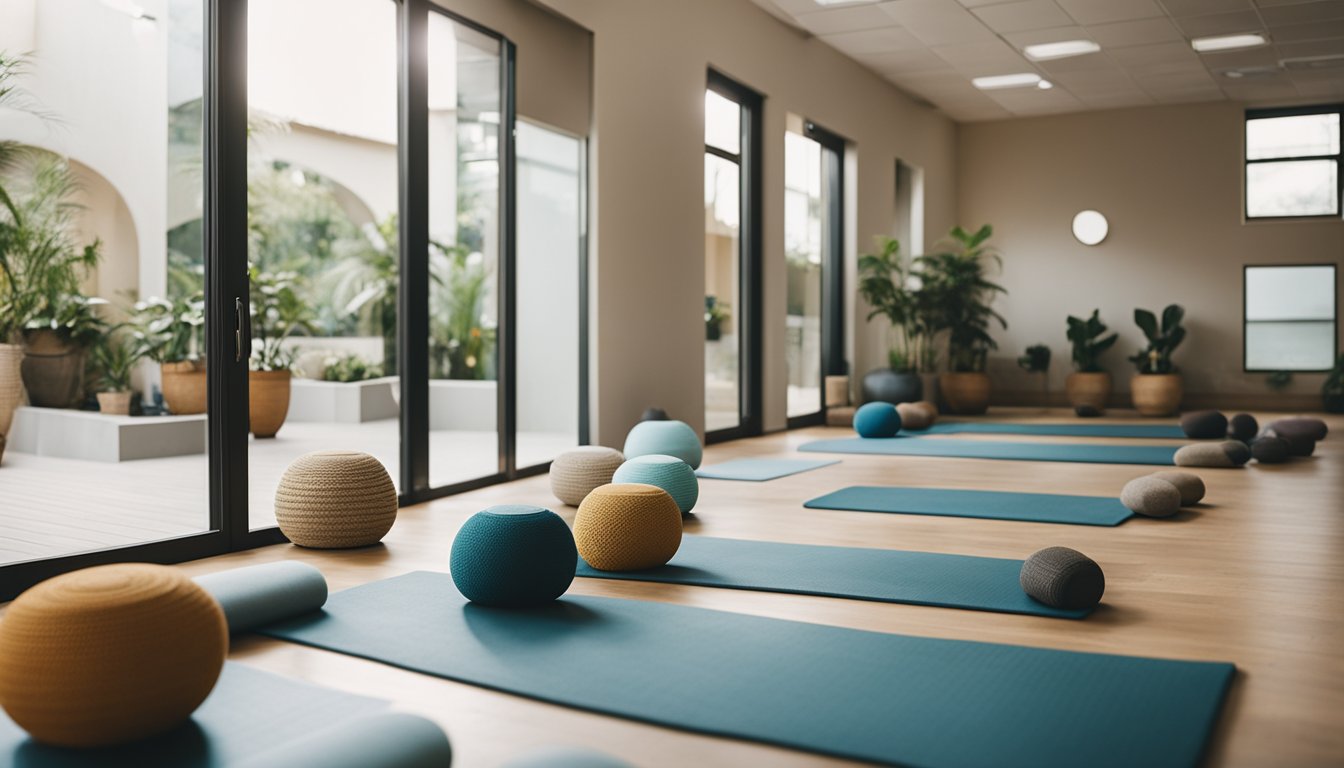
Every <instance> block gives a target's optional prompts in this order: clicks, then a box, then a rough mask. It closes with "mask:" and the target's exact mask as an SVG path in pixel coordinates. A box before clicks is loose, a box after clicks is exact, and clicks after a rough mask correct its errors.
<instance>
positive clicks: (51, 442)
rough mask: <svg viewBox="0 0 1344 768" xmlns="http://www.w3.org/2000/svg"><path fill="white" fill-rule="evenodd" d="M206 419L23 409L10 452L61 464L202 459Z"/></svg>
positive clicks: (13, 429)
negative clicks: (57, 460)
mask: <svg viewBox="0 0 1344 768" xmlns="http://www.w3.org/2000/svg"><path fill="white" fill-rule="evenodd" d="M207 433H208V427H207V422H206V417H205V414H195V415H192V416H109V415H107V414H103V413H98V412H96V411H74V410H68V409H64V408H33V407H31V406H23V407H21V408H19V409H18V410H17V411H15V412H14V426H13V427H11V428H10V434H9V446H8V449H9V450H11V451H14V452H16V453H31V454H34V455H37V456H51V457H53V458H60V459H81V460H83V461H107V462H117V461H135V460H137V459H161V458H165V457H168V456H193V455H196V454H204V453H205V445H206V436H207Z"/></svg>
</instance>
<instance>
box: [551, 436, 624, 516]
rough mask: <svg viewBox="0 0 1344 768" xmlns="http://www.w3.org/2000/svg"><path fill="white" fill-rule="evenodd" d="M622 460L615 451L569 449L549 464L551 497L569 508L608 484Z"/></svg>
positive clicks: (591, 446) (599, 446) (611, 449)
mask: <svg viewBox="0 0 1344 768" xmlns="http://www.w3.org/2000/svg"><path fill="white" fill-rule="evenodd" d="M623 461H625V456H623V455H622V454H621V452H620V451H618V450H616V449H615V448H607V447H605V446H601V445H585V446H582V447H579V448H571V449H569V450H568V451H565V452H564V453H562V454H560V455H559V456H556V457H555V461H552V462H551V493H553V494H555V498H557V499H559V500H560V501H562V502H564V503H566V504H568V505H569V506H571V507H577V506H579V502H581V501H583V497H584V496H587V495H588V492H589V491H591V490H593V489H594V488H596V487H597V486H599V485H606V484H607V483H610V482H611V476H612V475H613V474H614V473H615V472H616V468H617V467H619V466H621V462H623Z"/></svg>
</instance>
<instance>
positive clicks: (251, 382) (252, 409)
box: [247, 371, 294, 438]
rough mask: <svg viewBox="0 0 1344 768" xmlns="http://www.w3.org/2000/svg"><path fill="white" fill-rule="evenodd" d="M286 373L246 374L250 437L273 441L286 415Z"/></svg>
mask: <svg viewBox="0 0 1344 768" xmlns="http://www.w3.org/2000/svg"><path fill="white" fill-rule="evenodd" d="M293 376H294V374H292V373H290V372H289V371H249V372H248V374H247V396H248V414H247V415H248V424H249V425H250V426H251V429H252V435H253V437H257V438H266V437H275V433H276V432H279V431H280V427H282V426H284V424H285V417H286V416H288V415H289V385H290V380H291V379H292V378H293Z"/></svg>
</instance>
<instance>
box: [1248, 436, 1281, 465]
mask: <svg viewBox="0 0 1344 768" xmlns="http://www.w3.org/2000/svg"><path fill="white" fill-rule="evenodd" d="M1251 457H1252V458H1254V459H1255V460H1256V461H1258V462H1260V463H1261V464H1282V463H1283V462H1285V461H1287V460H1288V457H1289V453H1288V441H1287V440H1284V439H1283V438H1282V437H1275V436H1273V435H1265V436H1264V437H1257V438H1256V439H1255V440H1253V441H1252V442H1251Z"/></svg>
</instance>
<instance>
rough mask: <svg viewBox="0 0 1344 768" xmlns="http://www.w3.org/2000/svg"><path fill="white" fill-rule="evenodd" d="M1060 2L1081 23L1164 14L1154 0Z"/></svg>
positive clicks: (1067, 0)
mask: <svg viewBox="0 0 1344 768" xmlns="http://www.w3.org/2000/svg"><path fill="white" fill-rule="evenodd" d="M1059 4H1060V5H1061V6H1063V8H1064V10H1065V11H1067V12H1068V14H1069V15H1070V16H1072V17H1073V20H1074V21H1076V22H1078V23H1079V24H1106V23H1108V22H1112V21H1129V20H1131V19H1149V18H1153V17H1154V16H1162V15H1163V12H1162V9H1161V8H1159V7H1158V5H1157V3H1155V2H1153V0H1059Z"/></svg>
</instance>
